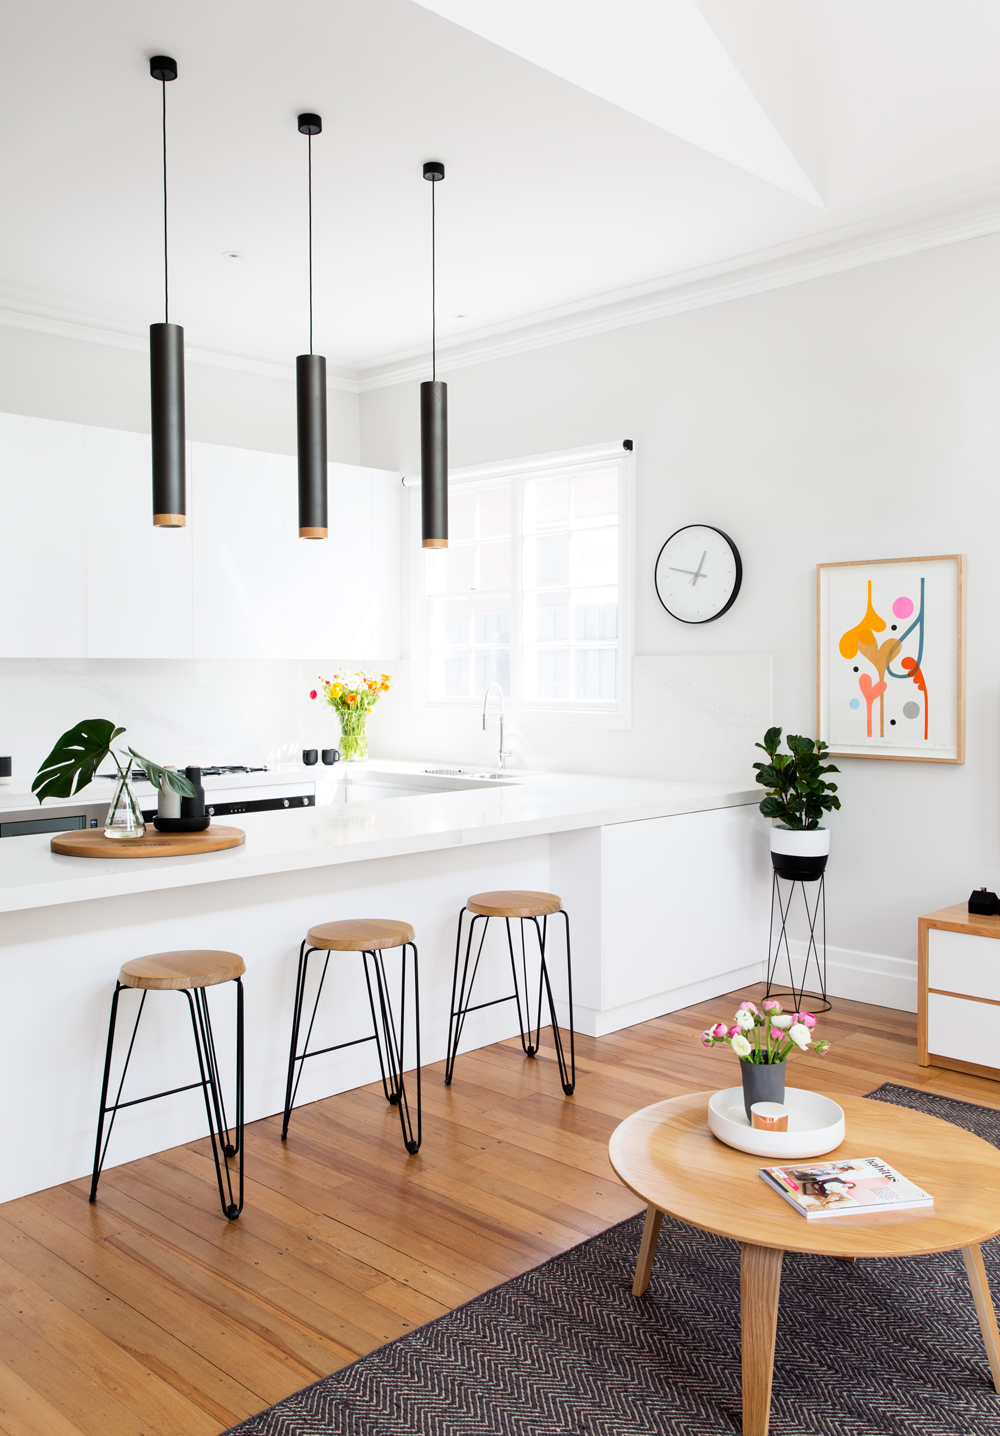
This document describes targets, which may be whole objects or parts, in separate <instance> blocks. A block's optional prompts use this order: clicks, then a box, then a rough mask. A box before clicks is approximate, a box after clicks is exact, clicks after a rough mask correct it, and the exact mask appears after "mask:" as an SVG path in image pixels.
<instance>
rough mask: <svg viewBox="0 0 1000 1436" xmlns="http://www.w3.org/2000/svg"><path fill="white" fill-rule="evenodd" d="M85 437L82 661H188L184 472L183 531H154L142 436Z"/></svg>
mask: <svg viewBox="0 0 1000 1436" xmlns="http://www.w3.org/2000/svg"><path fill="white" fill-rule="evenodd" d="M85 435H86V439H85V446H84V447H85V453H84V467H85V473H86V491H87V546H86V547H87V657H88V658H190V657H191V656H192V635H191V619H192V602H191V518H190V513H191V502H190V497H191V495H190V488H191V485H190V472H189V483H188V490H189V492H188V514H189V517H188V524H187V527H185V528H182V529H165V528H154V527H153V510H152V476H151V460H150V445H149V435H148V434H130V433H126V432H124V431H122V430H120V429H93V428H90V427H89V426H88V427H87V429H86V430H85ZM189 460H190V446H189ZM188 469H189V471H190V462H189V464H188Z"/></svg>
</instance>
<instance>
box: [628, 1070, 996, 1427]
mask: <svg viewBox="0 0 1000 1436" xmlns="http://www.w3.org/2000/svg"><path fill="white" fill-rule="evenodd" d="M711 1095H712V1094H711V1093H710V1092H691V1093H688V1094H687V1095H686V1096H684V1097H673V1098H671V1099H670V1100H669V1101H667V1102H657V1103H655V1104H654V1105H653V1106H652V1107H644V1108H643V1109H642V1111H641V1112H635V1113H633V1114H632V1116H631V1117H627V1118H626V1119H625V1121H624V1122H622V1124H621V1125H620V1126H619V1127H617V1128H616V1129H615V1131H614V1133H613V1135H612V1137H611V1146H610V1155H611V1165H612V1167H613V1168H614V1170H615V1172H616V1173H617V1175H618V1177H619V1178H620V1179H621V1181H623V1182H624V1183H625V1185H626V1186H627V1187H628V1188H629V1189H630V1190H631V1191H633V1192H634V1193H635V1194H636V1196H637V1197H639V1198H640V1199H641V1200H642V1201H644V1202H645V1203H646V1208H647V1210H646V1222H645V1226H644V1227H643V1233H642V1243H641V1245H640V1247H639V1260H638V1263H637V1265H636V1269H635V1281H634V1283H633V1286H632V1290H633V1292H634V1293H635V1295H636V1296H641V1295H642V1293H643V1292H644V1291H645V1290H646V1286H647V1284H648V1282H649V1274H650V1271H651V1270H652V1266H653V1256H654V1253H655V1251H656V1239H657V1237H658V1236H659V1233H660V1223H661V1221H662V1220H663V1214H664V1213H665V1212H666V1213H667V1214H668V1215H670V1216H672V1217H676V1219H677V1220H678V1221H681V1222H686V1223H688V1225H689V1226H693V1227H700V1228H701V1230H702V1231H706V1232H714V1233H716V1235H717V1236H722V1237H730V1238H732V1240H733V1241H737V1242H741V1243H742V1245H743V1250H742V1254H741V1258H740V1307H741V1324H742V1338H743V1436H767V1427H768V1421H769V1418H770V1414H771V1378H772V1374H773V1370H774V1341H775V1334H776V1332H777V1327H778V1290H779V1287H780V1284H781V1262H782V1258H783V1256H784V1254H785V1252H786V1251H791V1252H811V1253H814V1254H816V1255H822V1256H835V1257H840V1258H841V1259H842V1260H844V1261H854V1260H855V1259H856V1258H857V1257H893V1256H922V1255H924V1254H925V1253H928V1252H941V1251H952V1250H954V1249H955V1248H956V1247H960V1248H961V1250H962V1256H963V1258H964V1259H965V1269H966V1271H967V1273H968V1276H969V1285H970V1287H971V1288H972V1299H973V1301H974V1303H975V1307H976V1313H977V1315H978V1317H979V1325H980V1328H981V1330H982V1333H983V1341H984V1342H985V1344H986V1354H987V1356H988V1358H989V1363H990V1370H991V1372H992V1374H993V1384H994V1386H995V1387H996V1390H997V1391H998V1392H1000V1334H998V1330H997V1319H996V1313H995V1312H994V1310H993V1302H992V1299H991V1297H990V1289H989V1284H988V1282H987V1279H986V1269H985V1267H984V1265H983V1257H982V1252H981V1251H980V1249H979V1244H980V1242H984V1241H988V1240H989V1238H990V1237H995V1236H997V1234H998V1233H1000V1151H998V1150H997V1148H996V1147H993V1146H991V1145H990V1143H989V1142H984V1141H983V1140H982V1139H981V1138H980V1137H974V1136H973V1135H972V1134H971V1133H970V1132H965V1131H963V1130H962V1128H961V1127H955V1126H953V1125H952V1123H950V1122H942V1121H941V1120H940V1119H939V1118H937V1117H928V1116H927V1115H925V1114H924V1113H923V1112H914V1111H912V1110H911V1109H910V1108H908V1107H895V1106H891V1105H890V1104H888V1103H886V1102H872V1101H869V1100H868V1099H867V1098H864V1097H842V1096H840V1095H839V1094H838V1095H835V1096H834V1097H833V1100H834V1101H837V1102H839V1103H840V1105H841V1107H843V1109H844V1116H845V1118H846V1120H847V1136H846V1137H845V1139H844V1141H843V1142H842V1143H841V1145H840V1146H839V1147H837V1148H836V1149H835V1150H834V1151H832V1152H828V1153H827V1154H826V1155H825V1156H824V1157H818V1158H815V1159H814V1160H816V1161H832V1160H834V1159H835V1158H836V1157H841V1158H844V1157H881V1158H883V1160H885V1161H886V1162H888V1163H889V1165H890V1166H892V1167H895V1168H896V1170H897V1171H898V1172H901V1173H902V1175H903V1176H904V1177H909V1178H910V1180H911V1181H914V1182H916V1183H917V1185H918V1186H921V1187H924V1188H925V1189H926V1190H927V1191H928V1192H931V1193H932V1194H933V1197H934V1205H933V1207H923V1208H919V1207H918V1208H916V1209H914V1210H911V1211H902V1212H893V1211H880V1212H877V1213H873V1214H872V1215H871V1216H843V1217H831V1218H829V1219H827V1220H824V1221H811V1222H810V1221H808V1220H807V1219H806V1218H805V1217H803V1216H800V1215H799V1213H798V1212H797V1211H795V1210H794V1208H793V1207H791V1206H789V1204H788V1203H787V1202H786V1201H785V1200H784V1199H783V1198H782V1197H780V1196H779V1195H778V1193H777V1192H775V1191H772V1190H771V1188H769V1187H768V1186H767V1184H766V1183H765V1182H763V1181H762V1180H761V1178H760V1176H759V1172H760V1168H761V1167H764V1166H773V1165H775V1163H774V1162H773V1161H771V1162H769V1161H767V1160H766V1159H765V1158H762V1157H754V1156H751V1155H749V1154H748V1153H746V1152H737V1151H735V1150H734V1148H732V1147H727V1146H725V1144H724V1143H722V1142H720V1141H719V1140H718V1139H717V1138H716V1137H714V1136H713V1135H712V1133H711V1132H710V1131H709V1129H708V1099H709V1097H710V1096H711ZM831 1095H832V1094H831Z"/></svg>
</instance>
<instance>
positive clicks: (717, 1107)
mask: <svg viewBox="0 0 1000 1436" xmlns="http://www.w3.org/2000/svg"><path fill="white" fill-rule="evenodd" d="M784 1105H785V1106H786V1107H787V1108H788V1131H787V1132H767V1131H765V1130H764V1129H763V1128H762V1127H751V1125H750V1123H749V1122H748V1121H747V1114H746V1111H745V1110H744V1107H743V1088H742V1087H726V1088H724V1089H723V1091H721V1092H714V1093H713V1094H712V1096H711V1098H710V1099H709V1103H708V1125H709V1127H710V1128H711V1130H712V1132H713V1133H714V1134H715V1136H716V1137H718V1139H719V1141H720V1142H725V1143H726V1145H727V1146H728V1147H735V1148H736V1149H737V1151H740V1152H752V1153H753V1154H754V1156H756V1157H776V1158H778V1159H779V1160H780V1161H795V1160H797V1159H798V1158H799V1157H821V1156H822V1155H823V1153H824V1152H832V1151H833V1149H834V1147H839V1146H840V1144H841V1142H842V1141H843V1140H844V1109H843V1108H842V1107H840V1106H838V1105H837V1103H836V1102H834V1101H832V1100H831V1099H830V1098H829V1097H823V1096H821V1095H820V1093H819V1092H805V1091H803V1089H802V1088H800V1087H786V1088H785V1101H784Z"/></svg>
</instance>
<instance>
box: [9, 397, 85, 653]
mask: <svg viewBox="0 0 1000 1436" xmlns="http://www.w3.org/2000/svg"><path fill="white" fill-rule="evenodd" d="M84 433H85V430H84V428H83V425H82V424H63V423H60V422H58V421H57V420H55V419H31V418H27V417H26V416H24V415H22V414H0V614H2V615H3V620H2V622H0V657H3V658H83V657H84V656H85V654H86V651H87V648H86V643H87V607H86V601H85V577H84V542H83V539H84V484H83V444H84Z"/></svg>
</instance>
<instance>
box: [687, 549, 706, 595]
mask: <svg viewBox="0 0 1000 1436" xmlns="http://www.w3.org/2000/svg"><path fill="white" fill-rule="evenodd" d="M707 558H708V549H706V550H705V552H704V553H703V554H702V556H701V558H700V559H699V560H698V568H697V571H696V572H695V576H694V578H693V579H692V580H691V587H692V588H696V587H697V585H698V580H699V579H700V578H708V574H707V573H702V571H701V566H702V564H703V563H704V562H705V560H706V559H707Z"/></svg>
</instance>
